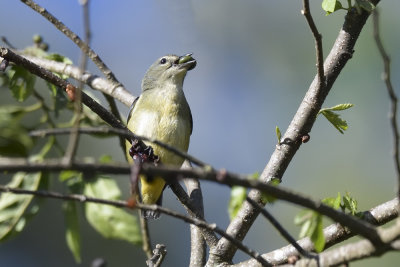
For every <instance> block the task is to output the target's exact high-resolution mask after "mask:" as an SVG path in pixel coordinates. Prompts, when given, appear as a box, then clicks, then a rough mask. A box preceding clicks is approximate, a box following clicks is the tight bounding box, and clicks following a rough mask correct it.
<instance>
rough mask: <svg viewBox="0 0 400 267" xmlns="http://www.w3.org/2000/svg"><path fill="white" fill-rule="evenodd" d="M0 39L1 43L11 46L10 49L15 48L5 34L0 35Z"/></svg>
mask: <svg viewBox="0 0 400 267" xmlns="http://www.w3.org/2000/svg"><path fill="white" fill-rule="evenodd" d="M1 41H2V42H3V43H5V44H6V45H7V46H8V47H9V48H11V49H16V48H15V46H13V45H12V44H11V43H10V42H9V41H8V40H7V38H6V37H5V36H1Z"/></svg>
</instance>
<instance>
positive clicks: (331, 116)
mask: <svg viewBox="0 0 400 267" xmlns="http://www.w3.org/2000/svg"><path fill="white" fill-rule="evenodd" d="M321 113H322V115H324V116H325V118H326V119H327V120H328V121H329V122H330V123H331V124H332V125H333V126H334V127H335V128H336V129H337V130H338V131H339V132H340V133H341V134H343V133H344V131H346V130H347V128H348V126H347V122H346V121H345V120H343V119H342V118H340V115H339V114H337V113H335V112H333V111H330V110H324V111H322V112H321Z"/></svg>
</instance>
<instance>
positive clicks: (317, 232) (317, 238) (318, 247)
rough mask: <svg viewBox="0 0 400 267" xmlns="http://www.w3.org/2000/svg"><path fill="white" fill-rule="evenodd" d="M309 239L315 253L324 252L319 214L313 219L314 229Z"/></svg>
mask: <svg viewBox="0 0 400 267" xmlns="http://www.w3.org/2000/svg"><path fill="white" fill-rule="evenodd" d="M310 239H311V241H312V242H313V243H314V247H315V251H316V252H317V253H319V252H321V251H323V250H324V247H325V237H324V229H323V224H322V215H320V214H317V216H316V217H315V228H314V230H313V232H312V234H311V236H310Z"/></svg>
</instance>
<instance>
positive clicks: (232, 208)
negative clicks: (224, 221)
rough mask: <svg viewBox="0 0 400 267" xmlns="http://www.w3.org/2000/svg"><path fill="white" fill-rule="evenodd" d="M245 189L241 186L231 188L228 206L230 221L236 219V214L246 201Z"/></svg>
mask: <svg viewBox="0 0 400 267" xmlns="http://www.w3.org/2000/svg"><path fill="white" fill-rule="evenodd" d="M246 195H247V189H246V188H245V187H241V186H232V190H231V198H230V199H229V204H228V213H229V218H230V219H231V220H232V219H233V218H235V217H236V214H237V212H238V211H239V209H240V207H241V206H242V204H243V202H244V200H245V199H246Z"/></svg>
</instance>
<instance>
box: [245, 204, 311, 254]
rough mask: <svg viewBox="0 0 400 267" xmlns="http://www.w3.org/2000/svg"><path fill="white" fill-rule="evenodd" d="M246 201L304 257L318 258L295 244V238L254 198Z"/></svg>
mask: <svg viewBox="0 0 400 267" xmlns="http://www.w3.org/2000/svg"><path fill="white" fill-rule="evenodd" d="M246 201H248V202H250V204H251V205H252V206H253V207H255V208H257V209H258V210H259V211H260V212H261V214H262V215H263V216H264V217H265V218H267V220H268V221H270V223H271V224H272V225H273V226H274V227H275V229H276V230H278V232H279V233H280V234H281V235H282V236H283V238H285V239H286V241H288V242H289V243H290V244H292V246H293V247H295V248H296V249H297V251H298V252H299V253H300V254H301V255H303V256H304V257H306V258H314V259H316V260H318V255H317V254H313V253H310V252H308V251H306V250H304V249H303V248H302V247H301V246H300V245H299V244H297V241H296V239H294V238H293V236H291V235H290V234H289V232H288V231H286V229H285V228H283V226H282V225H281V224H280V223H279V222H278V221H277V220H276V219H275V218H274V216H272V215H271V214H270V213H269V212H268V211H267V210H266V209H264V208H263V207H262V206H260V205H259V204H257V203H256V202H255V201H254V200H252V199H251V198H249V197H247V198H246Z"/></svg>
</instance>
